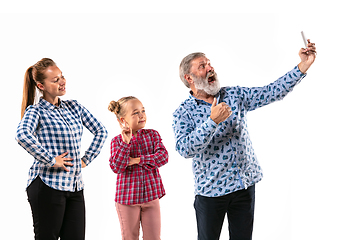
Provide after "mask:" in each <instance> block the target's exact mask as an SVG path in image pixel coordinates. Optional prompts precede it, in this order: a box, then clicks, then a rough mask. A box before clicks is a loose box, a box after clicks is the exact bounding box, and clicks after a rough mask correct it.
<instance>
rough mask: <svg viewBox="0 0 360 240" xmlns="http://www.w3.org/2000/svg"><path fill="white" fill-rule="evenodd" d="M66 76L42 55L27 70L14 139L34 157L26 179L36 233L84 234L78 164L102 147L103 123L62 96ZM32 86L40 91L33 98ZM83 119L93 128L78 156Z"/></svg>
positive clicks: (50, 236)
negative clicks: (87, 142) (82, 151)
mask: <svg viewBox="0 0 360 240" xmlns="http://www.w3.org/2000/svg"><path fill="white" fill-rule="evenodd" d="M65 86H66V80H65V77H64V76H63V75H62V72H61V71H60V69H59V68H58V67H57V66H56V64H55V62H54V61H52V60H51V59H49V58H43V59H41V60H40V61H39V62H37V63H36V64H35V65H33V66H31V67H29V68H28V69H27V71H26V73H25V79H24V92H23V101H22V107H21V118H22V119H21V121H20V124H19V126H18V128H17V135H16V140H17V141H18V143H19V144H20V145H21V146H22V147H23V148H24V149H25V150H26V151H28V152H29V153H30V154H31V155H32V156H33V157H34V163H33V165H32V166H31V168H30V171H29V178H28V182H27V189H26V191H27V195H28V201H29V203H30V206H31V210H32V215H33V221H34V233H35V239H46V240H51V239H58V238H59V237H60V238H61V239H62V240H66V239H84V238H85V203H84V195H83V187H84V184H83V181H82V175H81V168H82V167H85V166H87V165H88V164H89V163H90V162H92V160H94V158H95V157H96V156H97V155H98V154H99V153H100V150H101V148H102V147H103V144H104V142H105V139H106V137H107V131H106V129H105V127H104V126H103V125H102V124H101V123H100V122H99V121H98V120H97V119H96V118H95V117H94V116H93V115H92V114H91V113H90V112H89V111H88V110H87V109H86V108H85V107H83V106H82V105H80V104H79V103H78V102H77V101H75V100H65V101H64V100H60V98H59V97H60V96H63V95H64V94H65V93H66V88H65ZM36 88H37V89H38V90H40V91H41V92H42V95H43V96H42V97H41V98H40V99H39V102H38V103H37V104H34V105H33V103H34V100H35V91H36ZM83 125H84V126H85V127H86V128H87V129H88V130H89V131H90V132H91V133H93V134H94V139H93V141H92V143H91V145H90V147H89V148H88V149H87V151H86V152H85V155H84V156H82V157H81V156H80V144H81V136H82V132H83Z"/></svg>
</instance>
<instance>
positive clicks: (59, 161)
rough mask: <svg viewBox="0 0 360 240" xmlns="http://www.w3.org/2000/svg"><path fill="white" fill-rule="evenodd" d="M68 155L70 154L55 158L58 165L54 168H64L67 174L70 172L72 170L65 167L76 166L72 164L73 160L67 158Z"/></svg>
mask: <svg viewBox="0 0 360 240" xmlns="http://www.w3.org/2000/svg"><path fill="white" fill-rule="evenodd" d="M66 155H68V152H65V153H63V154H61V155H59V156H57V157H56V158H55V160H56V163H55V164H54V165H53V167H54V168H62V169H64V170H65V171H66V172H69V171H70V170H69V169H67V168H66V167H65V166H71V167H72V166H74V164H72V163H70V162H69V161H72V160H73V159H72V158H65V156H66Z"/></svg>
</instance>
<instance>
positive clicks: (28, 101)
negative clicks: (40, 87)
mask: <svg viewBox="0 0 360 240" xmlns="http://www.w3.org/2000/svg"><path fill="white" fill-rule="evenodd" d="M32 71H33V66H31V67H29V68H28V69H27V70H26V72H25V76H24V88H23V98H22V103H21V118H23V116H24V113H25V110H26V108H27V107H28V106H29V105H32V104H34V100H35V91H36V85H35V81H34V79H33V76H32Z"/></svg>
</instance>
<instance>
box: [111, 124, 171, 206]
mask: <svg viewBox="0 0 360 240" xmlns="http://www.w3.org/2000/svg"><path fill="white" fill-rule="evenodd" d="M130 157H133V158H138V157H140V163H139V164H134V165H131V166H128V164H129V161H130ZM109 162H110V167H111V169H112V170H113V171H114V173H117V174H118V176H117V183H116V195H115V202H117V203H120V204H124V205H133V204H142V203H146V202H150V201H152V200H154V199H157V198H161V197H163V196H164V195H165V189H164V186H163V184H162V181H161V177H160V174H159V170H158V168H159V167H161V166H163V165H165V164H166V163H167V162H168V153H167V150H166V149H165V146H164V145H163V143H162V142H161V137H160V135H159V133H158V132H157V131H155V130H151V129H140V130H139V131H138V133H137V136H136V137H134V136H133V137H132V138H131V140H130V144H127V143H125V142H123V141H122V138H121V134H120V135H118V136H116V137H114V138H113V139H112V141H111V156H110V160H109Z"/></svg>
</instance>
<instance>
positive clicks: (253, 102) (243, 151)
mask: <svg viewBox="0 0 360 240" xmlns="http://www.w3.org/2000/svg"><path fill="white" fill-rule="evenodd" d="M305 76H306V74H303V73H301V72H300V70H299V68H298V67H297V66H296V67H295V68H294V69H293V70H291V71H290V72H288V73H286V74H285V75H284V76H282V77H280V78H279V79H278V80H276V81H275V82H273V83H271V84H269V85H267V86H264V87H253V88H247V87H239V86H237V87H224V88H221V89H220V91H219V93H218V94H217V95H216V98H217V102H218V103H220V102H225V103H226V104H227V105H229V106H230V107H231V110H232V115H231V116H230V117H228V118H227V119H226V120H225V121H224V122H221V123H219V124H218V125H217V124H216V123H215V122H214V121H213V120H212V119H211V118H210V113H211V104H209V103H207V102H205V101H202V100H199V99H196V98H195V97H193V96H192V95H190V97H189V98H188V99H186V100H185V101H184V102H183V103H182V104H181V105H180V106H179V108H178V109H177V110H176V111H175V112H174V114H173V125H172V126H173V130H174V133H175V141H176V150H177V151H178V152H179V153H180V155H181V156H183V157H185V158H193V163H192V167H193V174H194V180H195V195H202V196H207V197H217V196H223V195H226V194H229V193H232V192H234V191H237V190H240V189H244V188H245V189H246V188H248V187H249V186H252V185H254V184H255V183H257V182H259V181H260V180H261V179H262V176H263V174H262V169H261V167H260V165H259V163H258V160H257V158H256V155H255V153H254V149H253V147H252V143H251V140H250V136H249V132H248V127H247V120H246V114H247V112H249V111H252V110H255V109H256V108H258V107H262V106H265V105H267V104H269V103H272V102H275V101H277V100H281V99H282V98H284V97H285V96H286V95H287V94H288V93H289V92H290V91H291V90H292V89H293V88H294V86H295V85H296V84H297V83H299V82H300V80H301V79H302V78H304V77H305Z"/></svg>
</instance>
